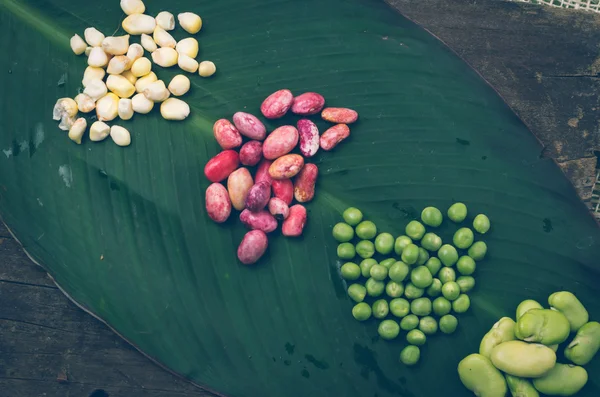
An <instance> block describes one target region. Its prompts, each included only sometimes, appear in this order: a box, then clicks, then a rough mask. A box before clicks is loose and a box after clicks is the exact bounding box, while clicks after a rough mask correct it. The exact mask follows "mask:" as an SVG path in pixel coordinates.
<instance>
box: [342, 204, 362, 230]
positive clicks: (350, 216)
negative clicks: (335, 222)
mask: <svg viewBox="0 0 600 397" xmlns="http://www.w3.org/2000/svg"><path fill="white" fill-rule="evenodd" d="M342 217H343V218H344V221H345V222H346V223H347V224H349V225H350V226H356V225H358V224H359V223H360V221H362V218H363V214H362V212H361V211H360V210H359V209H358V208H354V207H350V208H347V209H346V211H344V213H343V214H342Z"/></svg>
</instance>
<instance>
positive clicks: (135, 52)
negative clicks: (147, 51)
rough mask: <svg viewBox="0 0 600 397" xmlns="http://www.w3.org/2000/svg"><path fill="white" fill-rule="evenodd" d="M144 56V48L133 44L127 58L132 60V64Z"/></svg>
mask: <svg viewBox="0 0 600 397" xmlns="http://www.w3.org/2000/svg"><path fill="white" fill-rule="evenodd" d="M143 56H144V47H142V46H141V45H139V44H138V43H133V44H132V45H130V46H129V49H128V50H127V58H129V59H131V63H133V62H135V61H137V60H138V59H140V58H141V57H143Z"/></svg>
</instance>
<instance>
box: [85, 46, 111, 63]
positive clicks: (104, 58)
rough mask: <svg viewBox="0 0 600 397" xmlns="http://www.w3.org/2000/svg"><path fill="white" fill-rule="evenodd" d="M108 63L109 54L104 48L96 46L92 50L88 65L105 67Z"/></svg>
mask: <svg viewBox="0 0 600 397" xmlns="http://www.w3.org/2000/svg"><path fill="white" fill-rule="evenodd" d="M107 63H108V55H106V52H104V50H103V49H102V47H94V48H92V51H90V56H88V65H90V66H93V67H96V68H103V67H105V66H106V64H107Z"/></svg>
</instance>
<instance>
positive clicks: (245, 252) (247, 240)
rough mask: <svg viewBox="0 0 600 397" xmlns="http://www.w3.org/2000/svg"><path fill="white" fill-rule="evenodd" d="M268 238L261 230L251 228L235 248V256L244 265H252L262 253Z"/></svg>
mask: <svg viewBox="0 0 600 397" xmlns="http://www.w3.org/2000/svg"><path fill="white" fill-rule="evenodd" d="M268 246H269V239H268V237H267V235H266V234H265V232H263V231H262V230H251V231H249V232H248V233H246V235H245V236H244V238H243V240H242V242H241V243H240V246H239V247H238V250H237V256H238V259H239V260H240V262H242V263H243V264H244V265H252V264H254V263H256V262H258V260H259V259H260V258H261V257H262V256H263V255H264V253H265V251H266V250H267V247H268Z"/></svg>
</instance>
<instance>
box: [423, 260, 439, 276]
mask: <svg viewBox="0 0 600 397" xmlns="http://www.w3.org/2000/svg"><path fill="white" fill-rule="evenodd" d="M425 266H427V269H429V273H431V275H432V276H435V275H436V274H437V273H438V272H439V271H440V269H441V267H442V262H441V261H440V260H439V259H438V258H436V257H435V256H433V257H431V258H429V259H428V260H427V262H425Z"/></svg>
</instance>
